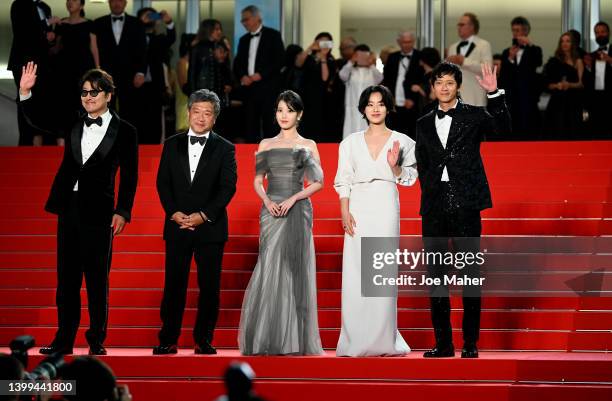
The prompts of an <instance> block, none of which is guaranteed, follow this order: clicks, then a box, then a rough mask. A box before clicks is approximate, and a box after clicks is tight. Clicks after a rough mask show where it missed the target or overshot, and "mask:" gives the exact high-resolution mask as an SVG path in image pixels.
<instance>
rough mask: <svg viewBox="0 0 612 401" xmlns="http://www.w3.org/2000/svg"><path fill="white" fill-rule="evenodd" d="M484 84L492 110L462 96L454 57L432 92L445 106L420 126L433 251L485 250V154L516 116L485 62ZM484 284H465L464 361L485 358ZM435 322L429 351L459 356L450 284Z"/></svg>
mask: <svg viewBox="0 0 612 401" xmlns="http://www.w3.org/2000/svg"><path fill="white" fill-rule="evenodd" d="M482 75H483V77H482V78H479V77H477V81H478V83H479V84H480V86H481V87H482V88H483V89H484V90H485V91H486V92H487V97H488V105H487V109H485V108H484V107H477V106H472V105H469V104H465V103H463V102H462V101H461V100H459V99H458V98H457V93H458V91H459V88H460V87H461V82H462V73H461V69H460V68H459V66H457V65H455V64H452V63H450V62H443V63H441V64H439V65H438V66H437V67H436V68H434V70H433V71H432V76H431V84H432V90H433V92H434V94H435V95H436V98H437V99H438V107H437V108H436V109H434V110H432V111H430V112H429V113H427V114H425V115H424V116H423V117H421V118H419V120H418V121H417V126H416V147H415V154H416V159H417V169H418V172H419V182H420V183H421V210H420V214H421V216H422V228H423V242H424V245H425V251H426V252H428V253H429V252H441V253H442V254H444V253H446V252H448V251H449V239H450V240H451V242H452V243H453V249H454V250H455V251H460V252H474V253H477V252H479V251H480V233H481V221H480V211H481V210H483V209H486V208H490V207H491V206H492V202H491V193H490V190H489V184H488V182H487V177H486V174H485V171H484V166H483V163H482V159H481V156H480V142H481V141H482V140H483V138H484V136H485V135H487V134H489V133H493V132H496V131H499V130H502V131H505V130H507V129H510V128H509V127H510V115H509V112H508V109H507V108H506V104H505V101H504V93H503V89H502V90H498V89H497V78H496V76H495V72H494V71H492V70H491V67H490V66H489V65H483V67H482ZM427 270H428V274H429V276H430V277H431V278H439V279H442V280H443V278H444V275H445V274H448V273H449V271H448V270H449V269H448V268H447V267H446V266H444V265H437V264H430V265H428V266H427ZM479 273H480V272H479V270H478V267H465V268H464V269H463V271H462V274H466V275H469V277H471V278H478V277H479ZM480 290H481V288H480V287H479V286H469V287H467V286H464V288H463V311H464V318H463V339H464V346H463V350H462V353H461V357H462V358H477V357H478V348H477V347H476V342H477V341H478V334H479V331H480V304H481V301H480ZM430 291H431V293H430V300H431V320H432V324H433V328H434V334H435V339H436V345H435V347H434V348H433V349H431V350H430V351H427V352H425V354H424V356H425V357H426V358H437V357H452V356H454V355H455V348H454V346H453V342H452V328H451V321H450V299H449V291H448V287H447V286H446V285H444V284H442V285H438V286H432V287H431V288H430Z"/></svg>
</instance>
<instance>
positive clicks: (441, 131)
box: [435, 100, 459, 182]
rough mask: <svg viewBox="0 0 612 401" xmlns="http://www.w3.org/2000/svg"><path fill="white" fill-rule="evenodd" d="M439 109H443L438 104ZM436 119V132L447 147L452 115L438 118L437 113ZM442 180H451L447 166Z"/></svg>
mask: <svg viewBox="0 0 612 401" xmlns="http://www.w3.org/2000/svg"><path fill="white" fill-rule="evenodd" d="M458 103H459V100H456V101H455V104H454V105H453V107H451V109H454V108H456V107H457V104H458ZM438 110H442V109H441V108H440V106H438ZM435 120H436V132H437V133H438V138H440V142H442V147H444V149H446V142H447V141H448V133H449V132H450V127H451V124H452V123H453V119H452V117H451V116H444V118H438V115H437V114H436V117H435ZM440 181H444V182H448V181H449V178H448V170H447V169H446V166H444V170H442V178H441V179H440Z"/></svg>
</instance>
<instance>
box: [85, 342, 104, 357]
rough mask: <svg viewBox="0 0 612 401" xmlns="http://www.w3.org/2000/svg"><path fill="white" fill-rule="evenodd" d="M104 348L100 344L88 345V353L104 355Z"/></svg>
mask: <svg viewBox="0 0 612 401" xmlns="http://www.w3.org/2000/svg"><path fill="white" fill-rule="evenodd" d="M106 354H107V352H106V348H104V346H103V345H102V344H94V345H90V346H89V355H106Z"/></svg>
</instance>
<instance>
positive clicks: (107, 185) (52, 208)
mask: <svg viewBox="0 0 612 401" xmlns="http://www.w3.org/2000/svg"><path fill="white" fill-rule="evenodd" d="M20 106H21V108H22V110H23V111H24V114H25V116H26V118H28V117H29V116H31V115H32V112H33V110H31V106H32V99H28V100H24V101H23V102H20ZM110 113H111V115H112V119H111V121H110V125H109V126H108V130H107V131H106V135H104V138H103V139H102V142H101V143H100V145H99V146H98V148H97V149H96V150H95V152H94V153H93V154H92V155H91V157H90V158H89V159H88V160H87V162H86V163H85V164H83V156H82V153H81V138H82V136H83V117H80V118H79V119H77V120H76V121H75V123H74V125H73V128H72V131H71V133H70V135H68V136H67V137H66V144H65V147H64V157H63V158H62V163H61V165H60V167H59V170H58V172H57V174H56V175H55V179H54V180H53V185H52V186H51V192H50V194H49V198H48V199H47V203H46V204H45V210H46V211H48V212H50V213H53V214H57V215H62V214H64V213H66V212H67V210H68V207H69V206H70V200H71V197H72V194H73V188H74V185H75V184H76V182H77V181H78V182H79V191H78V192H79V196H78V202H79V213H81V214H82V219H83V221H84V222H88V223H94V224H108V225H110V223H111V220H112V216H113V214H119V215H121V216H123V217H124V218H125V219H126V221H130V220H131V218H132V206H133V205H134V196H135V195H136V185H137V183H138V137H137V135H136V128H134V127H133V126H132V125H130V124H129V123H128V122H126V121H123V120H121V119H120V118H119V116H118V115H117V114H116V113H115V112H114V111H112V110H111V111H110ZM30 121H31V119H30ZM117 169H119V178H120V182H119V194H118V196H117V203H116V204H115V177H116V175H117Z"/></svg>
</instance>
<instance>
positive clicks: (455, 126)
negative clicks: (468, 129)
mask: <svg viewBox="0 0 612 401" xmlns="http://www.w3.org/2000/svg"><path fill="white" fill-rule="evenodd" d="M462 109H463V102H462V101H461V100H460V101H459V102H458V103H457V107H456V108H455V115H454V116H453V121H452V122H451V126H450V129H449V131H448V139H447V140H446V149H450V147H451V145H452V144H453V143H454V142H455V141H456V140H457V137H458V135H459V127H461V124H462V121H463V113H462V111H463V110H462Z"/></svg>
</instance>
